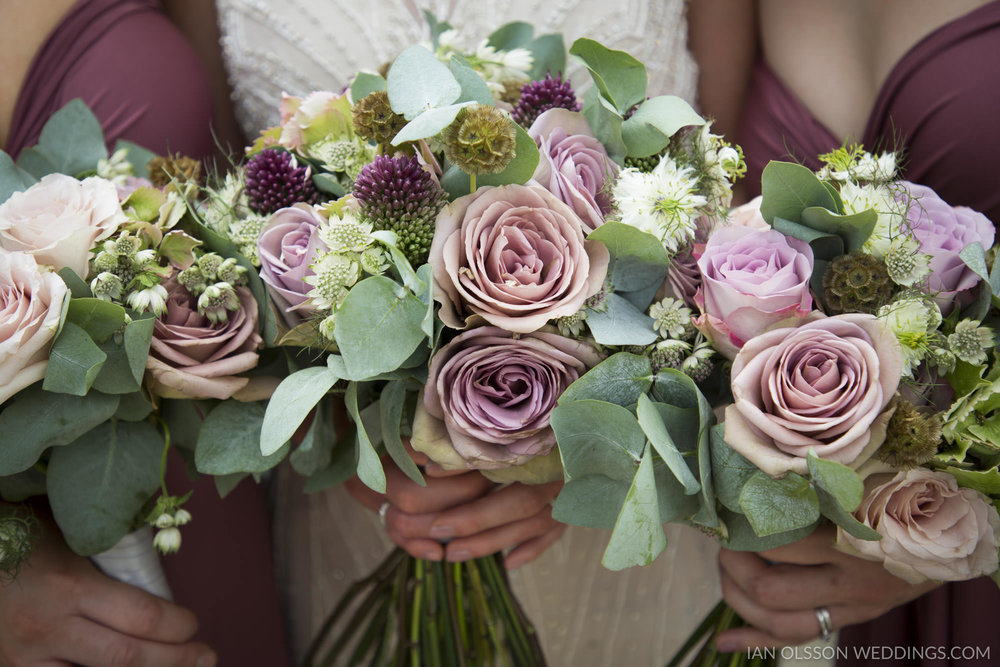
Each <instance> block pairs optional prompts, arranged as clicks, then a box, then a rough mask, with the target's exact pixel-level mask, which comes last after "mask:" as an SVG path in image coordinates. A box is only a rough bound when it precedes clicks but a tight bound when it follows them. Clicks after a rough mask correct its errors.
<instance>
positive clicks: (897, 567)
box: [837, 468, 1000, 584]
mask: <svg viewBox="0 0 1000 667" xmlns="http://www.w3.org/2000/svg"><path fill="white" fill-rule="evenodd" d="M854 515H855V518H857V519H858V520H859V521H861V522H862V523H863V524H865V525H866V526H868V527H870V528H873V529H875V530H877V531H878V532H879V534H881V535H882V539H881V540H877V541H866V540H859V539H857V538H855V537H852V536H851V535H849V534H847V533H846V532H844V531H842V530H841V531H838V532H839V535H838V537H837V543H838V545H839V546H840V547H841V548H842V549H843V550H844V551H847V552H850V553H854V554H857V555H859V556H861V557H862V558H868V559H870V560H879V561H882V564H883V565H884V566H885V568H886V569H887V570H889V572H892V573H893V574H894V575H896V576H897V577H900V578H901V579H905V580H906V581H908V582H910V583H912V584H917V583H920V582H922V581H926V580H928V579H931V580H935V581H962V580H965V579H973V578H975V577H979V576H982V575H986V574H992V573H993V572H995V571H996V570H997V566H998V561H997V547H998V546H1000V517H998V516H997V510H996V508H994V507H993V505H992V504H991V503H990V501H989V499H988V498H987V497H986V496H984V495H983V494H981V493H979V492H978V491H974V490H972V489H965V488H960V487H959V486H958V484H957V483H956V482H955V478H954V477H952V476H951V475H948V474H946V473H940V472H934V471H931V470H926V469H924V468H916V469H914V470H908V471H905V472H900V473H896V474H892V473H877V474H872V475H869V476H868V477H867V478H866V479H865V495H864V499H863V500H862V502H861V506H860V507H858V509H857V511H855V513H854Z"/></svg>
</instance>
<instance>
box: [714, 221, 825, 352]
mask: <svg viewBox="0 0 1000 667" xmlns="http://www.w3.org/2000/svg"><path fill="white" fill-rule="evenodd" d="M698 268H699V269H701V276H702V282H701V288H700V289H699V290H698V292H697V293H696V294H695V302H696V303H697V304H698V307H699V309H700V310H701V312H702V315H701V316H700V317H699V318H698V320H697V321H696V323H695V324H696V326H697V327H698V328H699V329H700V330H701V331H702V333H704V334H705V336H706V337H707V338H708V339H709V340H710V341H711V342H712V344H713V345H714V346H715V347H716V349H718V350H719V351H720V352H722V354H724V355H725V356H726V357H728V358H730V359H732V358H733V357H735V356H736V353H737V351H738V350H739V349H740V347H742V346H743V344H744V343H746V341H748V340H750V339H751V338H753V337H754V336H756V335H758V334H759V333H761V332H763V331H766V330H767V329H769V328H772V327H775V326H779V325H784V326H788V325H791V324H794V323H796V322H799V321H801V320H802V319H803V318H804V317H805V316H806V315H808V314H809V312H810V310H811V309H812V296H811V295H810V294H809V279H810V278H811V277H812V270H813V253H812V248H810V247H809V244H808V243H805V242H804V241H799V240H798V239H794V238H790V237H786V236H785V235H784V234H782V233H781V232H778V231H774V230H769V231H760V230H756V229H749V228H747V227H721V228H719V229H717V230H716V231H715V232H714V233H713V234H712V236H711V237H710V238H709V239H708V243H706V244H705V249H704V251H703V252H702V255H701V257H700V258H699V259H698Z"/></svg>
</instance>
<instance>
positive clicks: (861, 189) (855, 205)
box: [840, 182, 906, 258]
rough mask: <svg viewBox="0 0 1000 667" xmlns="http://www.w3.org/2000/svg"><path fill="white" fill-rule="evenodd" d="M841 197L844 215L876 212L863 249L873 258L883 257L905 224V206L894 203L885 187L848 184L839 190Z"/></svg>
mask: <svg viewBox="0 0 1000 667" xmlns="http://www.w3.org/2000/svg"><path fill="white" fill-rule="evenodd" d="M840 198H841V199H842V200H843V202H844V213H846V214H847V215H854V214H855V213H862V212H864V211H868V210H874V211H875V213H876V214H877V215H878V220H877V221H876V222H875V229H874V230H872V235H871V236H870V237H869V238H868V241H866V242H865V246H864V250H865V252H867V253H868V254H870V255H873V256H875V257H878V258H882V257H885V255H886V253H887V252H888V251H889V247H890V245H891V244H892V240H893V239H894V238H896V237H897V236H899V235H900V233H901V232H902V229H903V225H904V223H905V221H906V206H905V204H904V203H902V202H899V201H897V200H896V198H895V197H894V196H893V193H892V191H891V190H890V189H889V188H888V187H886V186H885V185H855V184H854V183H851V182H847V183H844V184H843V185H842V186H841V188H840Z"/></svg>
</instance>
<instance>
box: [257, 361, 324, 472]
mask: <svg viewBox="0 0 1000 667" xmlns="http://www.w3.org/2000/svg"><path fill="white" fill-rule="evenodd" d="M339 379H340V377H339V376H338V375H337V374H336V373H334V372H333V371H332V370H330V369H329V368H324V367H315V368H304V369H302V370H300V371H296V372H294V373H292V374H291V375H289V376H288V377H286V378H285V379H284V380H282V381H281V384H279V385H278V387H277V389H275V390H274V394H273V395H272V396H271V400H270V401H268V403H267V409H266V410H265V413H264V422H263V425H262V427H261V432H260V453H261V455H263V456H270V455H271V454H274V453H275V452H277V451H278V450H280V449H281V448H282V447H284V445H285V443H286V442H288V441H289V440H291V438H292V436H293V435H295V431H296V430H298V428H299V426H300V425H301V424H302V422H304V421H305V419H306V416H308V415H309V413H310V412H311V411H312V409H313V407H314V406H315V405H316V404H317V403H319V402H320V400H321V399H322V398H323V397H324V396H326V393H327V392H328V391H330V389H332V388H333V385H334V384H336V382H337V380H339Z"/></svg>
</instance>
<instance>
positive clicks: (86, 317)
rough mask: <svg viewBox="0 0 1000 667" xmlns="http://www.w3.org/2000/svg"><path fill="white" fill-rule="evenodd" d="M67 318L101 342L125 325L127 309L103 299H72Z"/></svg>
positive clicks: (95, 340)
mask: <svg viewBox="0 0 1000 667" xmlns="http://www.w3.org/2000/svg"><path fill="white" fill-rule="evenodd" d="M66 319H67V320H69V321H70V322H72V323H73V324H76V325H77V326H78V327H80V328H81V329H83V330H84V331H86V332H87V334H88V335H89V336H90V337H91V338H93V339H94V342H97V343H100V342H103V341H105V340H107V339H108V337H110V336H111V334H113V333H114V332H116V331H118V330H119V329H121V328H122V327H123V326H124V325H125V309H124V308H122V307H121V306H119V305H118V304H116V303H111V302H110V301H104V300H103V299H94V298H89V299H72V300H70V302H69V310H68V311H67V313H66Z"/></svg>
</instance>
